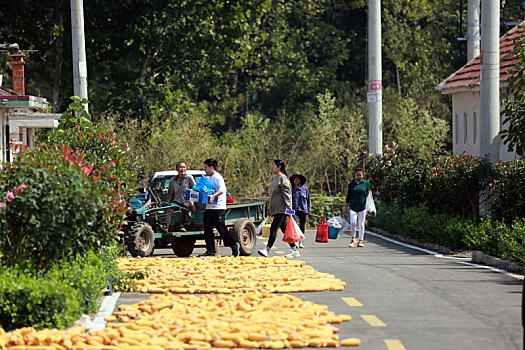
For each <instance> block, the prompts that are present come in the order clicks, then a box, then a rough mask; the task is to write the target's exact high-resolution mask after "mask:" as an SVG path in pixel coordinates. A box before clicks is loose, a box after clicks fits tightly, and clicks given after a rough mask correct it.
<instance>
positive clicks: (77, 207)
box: [0, 146, 123, 268]
mask: <svg viewBox="0 0 525 350" xmlns="http://www.w3.org/2000/svg"><path fill="white" fill-rule="evenodd" d="M83 157H84V156H83V154H81V153H79V152H73V151H72V150H71V149H69V148H67V147H65V146H64V147H61V148H59V147H57V146H52V147H49V148H39V147H38V148H35V149H30V150H29V149H28V150H25V151H23V152H21V153H19V154H18V155H17V158H16V160H15V161H14V162H13V163H10V164H6V166H5V167H4V169H3V171H2V172H1V173H0V194H1V195H2V197H3V196H4V194H7V198H8V199H7V200H6V205H5V206H4V207H3V209H0V232H2V235H0V251H2V254H3V257H2V263H3V264H6V265H13V264H15V263H17V262H20V261H28V262H30V263H31V265H33V266H35V267H36V268H42V267H46V266H48V265H50V264H51V263H52V262H54V261H58V260H60V259H61V258H63V257H66V256H69V255H72V254H76V253H81V252H84V251H87V250H91V249H96V248H98V247H100V246H102V245H104V244H108V243H109V242H112V241H114V240H115V239H116V228H117V227H118V225H119V224H120V223H121V222H122V220H123V218H122V216H121V215H120V213H121V212H122V211H121V210H122V205H123V202H122V201H121V200H120V199H119V198H118V196H117V194H116V192H115V191H113V190H112V189H111V188H109V187H108V185H107V184H106V183H105V182H103V181H99V179H100V176H101V175H100V173H94V172H92V171H91V169H90V167H89V165H88V164H86V163H85V162H84V160H83ZM107 171H108V172H110V170H109V169H108V170H107Z"/></svg>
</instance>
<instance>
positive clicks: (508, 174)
mask: <svg viewBox="0 0 525 350" xmlns="http://www.w3.org/2000/svg"><path fill="white" fill-rule="evenodd" d="M497 172H498V175H497V179H496V180H495V181H494V183H493V184H492V185H491V189H492V204H491V214H492V215H493V216H494V217H495V218H498V219H503V220H505V222H507V223H510V222H512V221H513V220H515V219H516V218H524V217H525V160H524V159H521V160H512V161H508V162H500V163H498V166H497Z"/></svg>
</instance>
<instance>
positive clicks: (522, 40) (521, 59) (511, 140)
mask: <svg viewBox="0 0 525 350" xmlns="http://www.w3.org/2000/svg"><path fill="white" fill-rule="evenodd" d="M514 45H515V46H514V58H515V59H517V60H518V62H517V63H516V65H515V66H514V68H512V69H511V70H510V73H511V76H510V77H509V80H508V86H507V91H505V92H503V93H502V97H503V104H504V106H505V108H504V111H503V113H504V114H505V117H504V118H503V124H504V125H506V126H507V127H506V128H505V129H504V130H502V131H501V132H500V133H501V137H502V139H503V143H504V144H506V145H507V147H508V150H509V151H510V152H511V151H513V150H515V151H516V153H517V154H519V155H520V156H522V157H523V156H525V96H524V94H523V89H524V87H525V36H523V35H522V36H519V37H517V38H516V39H515V40H514Z"/></svg>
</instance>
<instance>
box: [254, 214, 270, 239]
mask: <svg viewBox="0 0 525 350" xmlns="http://www.w3.org/2000/svg"><path fill="white" fill-rule="evenodd" d="M267 220H268V217H266V219H264V220H263V222H261V223H260V224H259V226H257V228H256V229H255V234H256V235H257V236H260V235H262V228H263V226H264V225H265V224H266V221H267Z"/></svg>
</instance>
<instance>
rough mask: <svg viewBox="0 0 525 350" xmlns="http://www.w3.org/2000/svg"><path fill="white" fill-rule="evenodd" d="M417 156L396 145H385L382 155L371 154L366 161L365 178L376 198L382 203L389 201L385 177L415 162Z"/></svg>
mask: <svg viewBox="0 0 525 350" xmlns="http://www.w3.org/2000/svg"><path fill="white" fill-rule="evenodd" d="M415 159H416V154H415V153H414V152H412V151H410V150H408V149H405V148H403V147H399V146H398V145H396V144H392V145H391V146H389V145H385V147H384V149H383V153H382V154H375V155H371V154H369V155H368V157H367V158H366V159H365V160H364V170H365V178H366V179H367V180H368V181H370V184H371V185H372V191H373V193H374V198H375V199H376V200H377V201H379V202H382V201H384V200H386V201H388V200H389V199H390V198H389V194H388V193H387V191H385V189H384V181H385V177H386V176H387V175H388V174H389V173H390V172H391V169H392V168H393V167H395V166H397V165H400V164H403V163H405V162H407V161H409V160H415Z"/></svg>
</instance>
